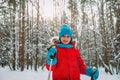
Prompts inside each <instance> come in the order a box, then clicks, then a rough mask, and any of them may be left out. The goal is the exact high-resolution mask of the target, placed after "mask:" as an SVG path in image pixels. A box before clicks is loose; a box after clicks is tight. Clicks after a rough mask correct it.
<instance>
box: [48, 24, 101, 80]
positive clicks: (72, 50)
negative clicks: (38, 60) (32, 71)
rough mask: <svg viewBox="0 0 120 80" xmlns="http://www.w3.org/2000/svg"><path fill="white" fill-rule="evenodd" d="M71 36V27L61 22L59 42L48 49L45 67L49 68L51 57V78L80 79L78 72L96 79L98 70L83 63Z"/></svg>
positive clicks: (55, 79)
mask: <svg viewBox="0 0 120 80" xmlns="http://www.w3.org/2000/svg"><path fill="white" fill-rule="evenodd" d="M72 36H73V33H72V30H71V28H70V27H69V26H68V25H67V24H63V25H62V28H61V29H60V32H59V42H57V43H56V44H55V45H53V46H52V47H50V48H49V50H48V54H47V61H46V68H47V69H48V70H49V68H50V62H51V59H52V72H53V73H52V79H53V80H80V74H85V75H87V76H90V77H93V78H94V79H97V78H98V76H99V71H98V70H96V71H95V70H94V69H93V68H89V67H87V66H86V65H85V63H84V61H83V59H82V57H81V55H80V52H79V50H78V49H77V48H76V47H75V42H73V41H72Z"/></svg>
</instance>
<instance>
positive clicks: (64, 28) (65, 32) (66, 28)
mask: <svg viewBox="0 0 120 80" xmlns="http://www.w3.org/2000/svg"><path fill="white" fill-rule="evenodd" d="M64 35H69V36H70V37H71V38H72V36H73V34H72V30H71V28H70V26H69V25H67V24H63V25H62V28H61V29H60V32H59V38H61V37H62V36H64Z"/></svg>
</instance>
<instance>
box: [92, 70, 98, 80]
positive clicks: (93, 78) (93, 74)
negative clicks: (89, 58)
mask: <svg viewBox="0 0 120 80" xmlns="http://www.w3.org/2000/svg"><path fill="white" fill-rule="evenodd" d="M96 71H97V69H95V70H94V72H93V73H92V76H91V80H95V79H94V78H93V75H94V74H95V73H96Z"/></svg>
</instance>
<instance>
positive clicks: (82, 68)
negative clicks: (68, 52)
mask: <svg viewBox="0 0 120 80" xmlns="http://www.w3.org/2000/svg"><path fill="white" fill-rule="evenodd" d="M77 62H78V66H79V70H80V73H81V74H86V68H87V66H86V64H85V62H84V60H83V58H82V56H81V54H80V52H79V51H78V52H77Z"/></svg>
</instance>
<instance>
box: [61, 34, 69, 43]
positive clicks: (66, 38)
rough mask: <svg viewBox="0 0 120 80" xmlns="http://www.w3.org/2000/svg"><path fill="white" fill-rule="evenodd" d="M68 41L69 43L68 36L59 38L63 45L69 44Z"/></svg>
mask: <svg viewBox="0 0 120 80" xmlns="http://www.w3.org/2000/svg"><path fill="white" fill-rule="evenodd" d="M70 41H71V37H70V36H69V35H64V36H62V37H61V42H62V43H63V44H69V42H70Z"/></svg>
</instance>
